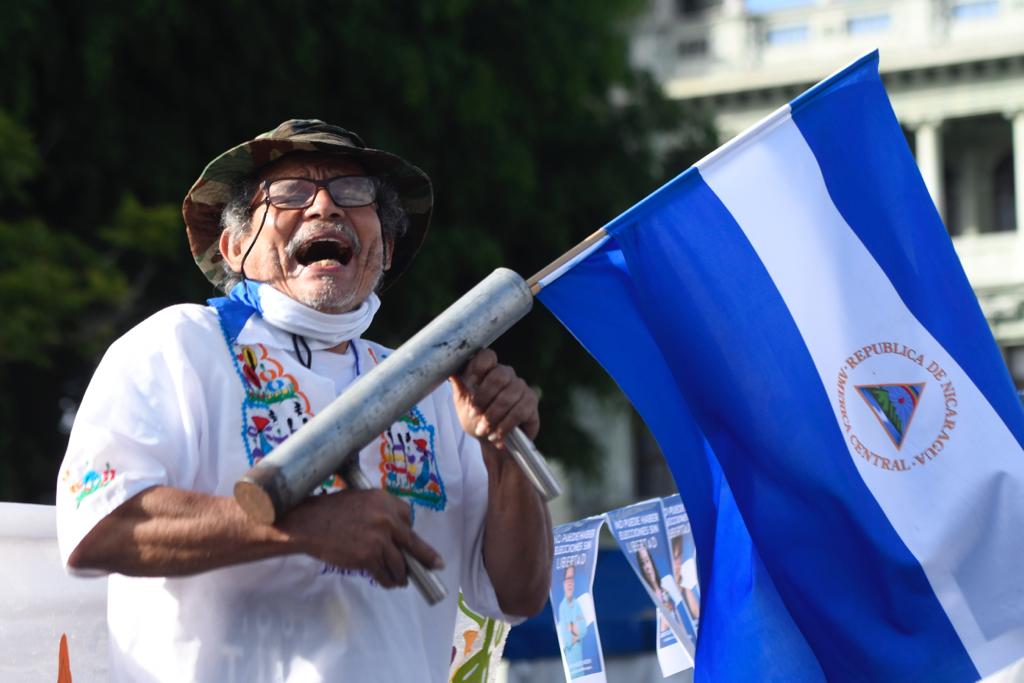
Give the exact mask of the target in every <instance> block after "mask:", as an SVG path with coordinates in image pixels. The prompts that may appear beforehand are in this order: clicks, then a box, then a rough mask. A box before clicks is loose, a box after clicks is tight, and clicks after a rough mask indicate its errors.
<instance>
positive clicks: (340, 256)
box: [295, 240, 352, 266]
mask: <svg viewBox="0 0 1024 683" xmlns="http://www.w3.org/2000/svg"><path fill="white" fill-rule="evenodd" d="M295 260H296V261H298V262H299V263H300V264H302V265H303V266H309V265H312V264H314V263H318V262H320V261H336V262H337V263H339V264H340V265H343V266H347V265H348V262H349V261H351V260H352V248H351V247H349V246H347V245H345V244H342V243H341V242H338V241H337V240H314V241H312V242H310V243H309V244H307V245H304V246H303V247H302V248H301V249H299V250H298V252H296V254H295Z"/></svg>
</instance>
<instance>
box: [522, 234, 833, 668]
mask: <svg viewBox="0 0 1024 683" xmlns="http://www.w3.org/2000/svg"><path fill="white" fill-rule="evenodd" d="M538 298H539V299H540V300H541V301H542V302H543V303H544V304H545V305H546V306H547V307H548V308H549V309H550V310H551V311H552V312H553V313H554V314H555V315H556V316H557V317H558V318H559V320H561V322H562V323H563V324H564V325H565V326H566V327H567V328H569V329H570V330H571V331H572V333H573V334H574V335H575V336H576V338H577V339H579V341H580V343H581V344H583V346H584V347H586V348H587V350H588V351H590V353H591V354H593V355H594V357H595V358H596V359H597V360H598V362H599V363H601V365H602V366H603V367H604V368H605V370H606V371H608V373H609V374H610V375H611V376H612V377H614V378H615V380H616V381H617V382H618V383H619V386H620V387H621V388H622V390H623V391H624V392H625V393H626V395H627V396H628V397H629V398H630V400H631V401H632V402H633V405H634V406H635V407H636V409H637V411H638V412H639V413H640V415H641V416H642V417H643V418H644V420H645V421H646V423H647V425H648V426H649V427H650V429H651V431H652V433H653V434H654V436H655V438H656V439H657V440H658V443H659V445H660V446H661V449H662V452H663V453H665V455H666V458H667V461H668V463H669V466H670V468H671V469H672V473H673V476H674V477H675V480H676V482H677V485H678V487H679V490H680V492H681V494H682V496H683V498H684V500H685V501H686V508H687V512H688V513H689V516H690V522H691V525H692V526H691V528H692V530H693V534H694V540H695V543H696V545H697V564H698V575H699V579H700V585H701V590H702V592H703V597H702V602H701V625H700V638H699V640H698V643H697V662H698V664H697V669H696V671H695V680H696V681H697V683H711V682H712V681H714V682H716V683H729V682H730V681H736V682H737V683H739V682H746V681H752V680H760V681H772V680H776V681H787V682H794V683H800V682H803V681H806V682H808V683H812V682H814V683H816V682H818V681H822V680H824V677H823V675H822V674H821V671H820V668H819V667H818V665H817V662H816V660H815V659H814V656H813V654H812V653H811V652H810V649H809V648H808V646H807V643H806V641H805V640H804V638H803V636H802V635H801V634H800V632H799V630H797V628H796V626H795V625H794V624H793V621H792V619H791V618H790V616H789V613H788V612H787V611H786V610H785V608H784V607H782V604H781V601H780V599H779V596H778V592H777V591H776V589H775V586H774V585H773V583H772V580H771V578H770V577H769V576H768V574H767V572H766V571H765V568H764V564H763V563H762V562H761V559H760V556H759V555H758V553H757V551H756V550H755V549H754V548H753V547H752V545H751V542H750V536H749V534H748V533H747V530H746V527H745V526H744V524H743V520H742V518H741V516H740V514H739V511H738V510H737V508H736V503H735V501H734V499H733V496H732V493H731V492H730V491H729V488H728V485H727V484H726V483H725V481H724V479H723V478H722V475H721V469H720V467H719V465H718V462H717V460H715V458H714V455H713V454H712V453H711V452H710V450H705V449H706V442H705V441H704V438H703V436H702V435H701V434H700V432H699V431H698V430H697V428H696V426H695V425H694V423H693V421H692V418H691V416H690V413H689V410H688V409H687V407H686V404H685V402H684V401H683V398H682V395H681V393H680V391H679V387H678V385H677V383H676V382H675V381H674V380H673V378H672V372H671V370H670V369H669V367H668V365H667V364H666V362H665V359H664V356H663V355H662V352H661V350H660V349H659V348H658V347H657V345H656V344H655V342H654V340H653V338H652V337H651V335H650V332H649V331H648V328H647V325H646V323H645V321H644V320H643V319H642V317H641V315H640V311H639V307H638V306H637V301H636V296H635V293H634V290H633V287H632V284H631V282H630V278H629V273H628V271H627V269H626V266H625V262H624V260H623V258H622V254H621V252H620V251H619V249H618V247H617V245H616V244H615V242H614V241H612V240H610V241H608V242H606V243H605V245H603V246H602V247H601V248H600V249H599V250H598V251H596V252H595V253H593V254H591V255H590V257H589V258H587V259H586V260H585V261H583V262H581V263H580V264H578V265H577V266H576V267H574V268H573V269H572V270H570V271H569V272H567V273H565V274H564V275H563V276H562V277H560V278H559V279H558V280H556V281H555V282H554V283H552V284H551V285H549V286H547V287H545V288H544V289H542V290H541V292H540V294H539V295H538ZM766 633H768V634H770V638H768V637H765V634H766Z"/></svg>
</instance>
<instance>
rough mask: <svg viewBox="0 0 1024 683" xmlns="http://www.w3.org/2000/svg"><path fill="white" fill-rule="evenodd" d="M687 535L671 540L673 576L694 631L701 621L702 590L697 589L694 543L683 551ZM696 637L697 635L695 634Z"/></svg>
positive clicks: (689, 544) (688, 544)
mask: <svg viewBox="0 0 1024 683" xmlns="http://www.w3.org/2000/svg"><path fill="white" fill-rule="evenodd" d="M684 536H685V534H679V535H678V536H675V537H673V538H672V539H671V541H670V543H671V545H672V574H673V576H674V577H675V580H676V585H677V586H678V587H679V592H680V593H681V594H682V597H683V606H684V607H685V608H686V612H687V613H688V615H689V617H690V620H691V621H692V622H693V627H694V631H696V629H697V624H698V622H699V620H700V592H699V591H700V589H699V588H698V587H697V562H696V560H695V559H694V548H693V542H692V541H691V542H690V543H687V544H685V545H687V546H689V547H687V548H686V552H684V550H683V546H684ZM694 635H696V633H694Z"/></svg>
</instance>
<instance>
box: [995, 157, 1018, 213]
mask: <svg viewBox="0 0 1024 683" xmlns="http://www.w3.org/2000/svg"><path fill="white" fill-rule="evenodd" d="M994 186H995V187H994V188H993V189H994V190H995V204H996V220H995V226H994V227H995V230H996V231H997V232H1002V231H1010V230H1016V229H1017V215H1016V213H1017V212H1016V205H1015V202H1014V192H1013V154H1012V153H1011V154H1007V155H1006V156H1004V157H1003V158H1002V159H1001V160H1000V161H999V163H998V164H996V171H995V183H994Z"/></svg>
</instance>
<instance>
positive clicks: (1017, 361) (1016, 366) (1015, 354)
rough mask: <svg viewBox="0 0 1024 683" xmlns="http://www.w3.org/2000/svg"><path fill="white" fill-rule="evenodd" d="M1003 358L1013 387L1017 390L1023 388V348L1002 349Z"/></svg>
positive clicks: (1008, 347) (1010, 347)
mask: <svg viewBox="0 0 1024 683" xmlns="http://www.w3.org/2000/svg"><path fill="white" fill-rule="evenodd" d="M1003 356H1004V357H1005V358H1006V367H1007V368H1009V369H1010V376H1011V377H1013V385H1014V386H1015V387H1017V389H1020V388H1021V387H1024V346H1007V347H1005V348H1004V349H1003Z"/></svg>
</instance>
